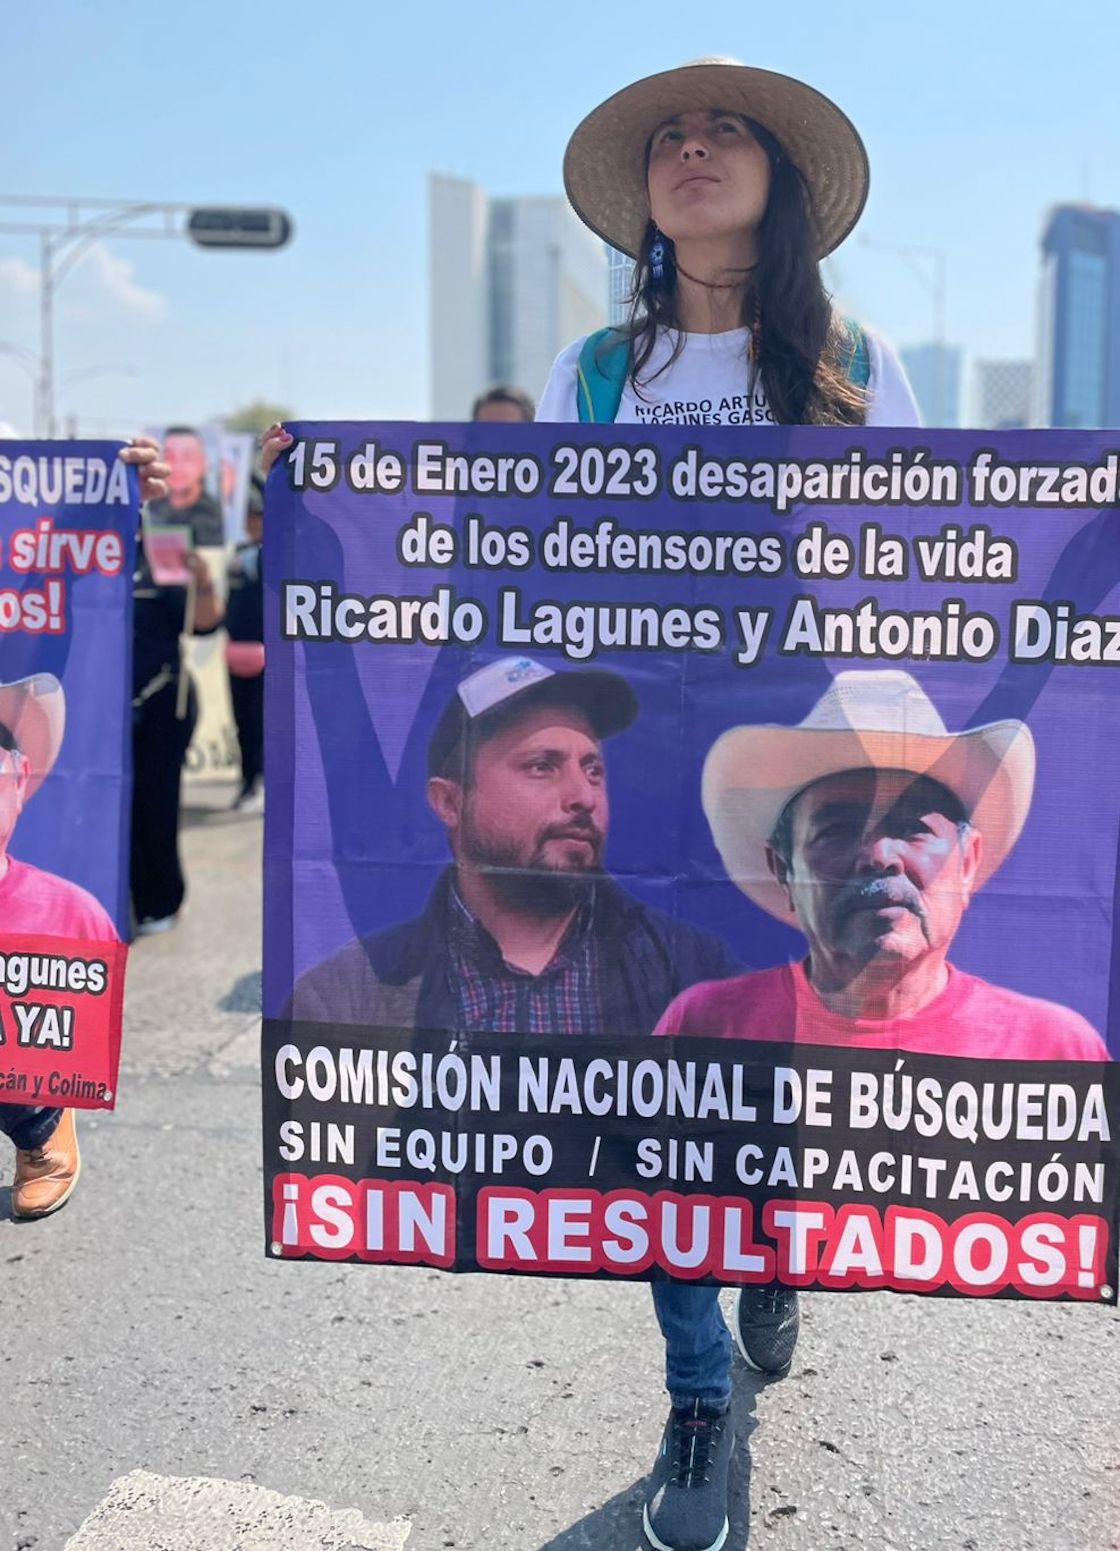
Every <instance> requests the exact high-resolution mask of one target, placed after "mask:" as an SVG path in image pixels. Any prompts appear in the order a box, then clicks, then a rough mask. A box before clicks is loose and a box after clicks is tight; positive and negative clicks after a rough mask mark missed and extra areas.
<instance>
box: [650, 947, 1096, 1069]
mask: <svg viewBox="0 0 1120 1551" xmlns="http://www.w3.org/2000/svg"><path fill="white" fill-rule="evenodd" d="M948 969H949V983H948V985H947V986H946V987H945V989H944V991H942V993H941V995H940V996H937V997H935V998H934V999H933V1001H932V1002H930V1003H929V1005H928V1006H926V1007H923V1008H922V1009H921V1011H920V1012H916V1013H914V1014H912V1015H911V1016H910V1017H908V1018H890V1019H878V1018H845V1017H843V1016H842V1015H841V1014H840V1013H835V1012H831V1011H830V1010H829V1009H828V1008H827V1007H826V1006H825V1005H824V1003H823V1002H822V1001H821V999H820V997H818V995H817V993H816V992H815V991H814V990H813V987H812V986H811V985H810V984H809V980H808V977H807V976H806V974H805V969H804V966H803V965H801V964H784V965H782V966H781V967H779V968H778V969H760V970H756V971H754V972H753V973H752V974H749V975H738V976H736V977H735V978H734V979H732V980H708V981H705V982H703V983H702V984H700V985H695V986H692V987H691V988H690V989H689V990H687V991H684V992H682V993H681V995H680V996H678V997H677V999H676V1001H674V1002H673V1003H672V1004H671V1005H670V1006H669V1007H668V1008H667V1010H666V1011H665V1013H664V1014H663V1015H662V1018H661V1021H660V1022H659V1023H658V1025H657V1028H656V1029H655V1030H654V1033H655V1034H697V1035H703V1036H707V1037H708V1038H709V1039H768V1040H775V1041H778V1042H780V1043H786V1042H789V1043H793V1044H813V1045H847V1046H850V1047H851V1048H853V1049H861V1048H862V1049H865V1050H895V1049H901V1050H909V1051H913V1052H920V1053H923V1054H926V1055H938V1056H974V1057H982V1058H984V1059H987V1060H993V1059H995V1060H1009V1061H1107V1060H1108V1058H1109V1057H1108V1051H1107V1050H1106V1049H1105V1045H1104V1041H1103V1040H1102V1039H1101V1037H1100V1035H1099V1034H1097V1032H1096V1030H1095V1029H1093V1028H1092V1027H1091V1026H1090V1025H1089V1024H1088V1023H1087V1022H1086V1021H1085V1019H1084V1018H1083V1017H1082V1016H1081V1014H1080V1013H1076V1012H1073V1011H1071V1009H1070V1008H1068V1007H1060V1006H1058V1004H1057V1003H1056V1002H1042V1001H1039V1000H1037V999H1036V998H1035V997H1033V996H1021V995H1020V994H1019V992H1018V991H1008V990H1005V989H1004V988H1003V987H1002V986H993V985H989V984H988V982H987V981H986V980H979V979H977V977H976V976H975V975H966V974H964V973H963V972H962V971H961V970H959V969H954V968H953V966H952V965H951V964H950V965H949V966H948Z"/></svg>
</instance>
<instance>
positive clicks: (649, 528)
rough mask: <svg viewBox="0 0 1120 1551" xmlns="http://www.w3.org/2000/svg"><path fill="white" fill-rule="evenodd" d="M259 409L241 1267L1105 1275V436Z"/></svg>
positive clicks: (1108, 626) (1109, 1210) (1023, 1278)
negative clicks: (256, 676) (259, 1106)
mask: <svg viewBox="0 0 1120 1551" xmlns="http://www.w3.org/2000/svg"><path fill="white" fill-rule="evenodd" d="M294 430H295V432H296V438H297V439H296V443H295V446H294V447H293V449H292V451H291V453H290V454H289V456H288V458H287V459H286V461H285V462H283V463H282V464H280V465H279V466H278V467H277V468H276V469H275V470H274V471H273V474H272V476H271V478H270V482H269V489H268V506H269V532H270V541H269V552H268V556H267V575H266V588H267V598H268V624H267V629H268V631H269V641H268V653H269V683H268V694H269V707H268V710H269V717H268V721H269V751H268V759H269V810H268V818H267V836H266V922H265V927H266V959H265V1015H266V1026H265V1152H266V1174H267V1212H268V1244H269V1248H270V1250H271V1252H272V1253H274V1254H277V1255H285V1256H292V1257H302V1256H308V1257H317V1258H350V1259H366V1260H395V1261H401V1262H408V1261H410V1260H420V1261H422V1262H424V1263H428V1264H439V1265H446V1266H449V1267H457V1268H478V1267H482V1268H486V1269H502V1270H516V1271H522V1272H538V1273H540V1272H544V1273H553V1274H588V1273H594V1274H606V1275H630V1276H634V1275H639V1276H645V1277H652V1276H659V1275H666V1274H668V1275H673V1276H688V1277H697V1278H706V1279H714V1280H717V1281H730V1282H735V1281H751V1280H766V1279H769V1278H771V1277H773V1276H778V1277H780V1278H781V1279H783V1280H786V1281H788V1282H790V1283H792V1284H793V1285H801V1286H818V1287H833V1288H848V1287H864V1286H874V1287H896V1288H900V1289H906V1290H918V1291H926V1292H940V1293H951V1292H957V1293H967V1294H970V1295H974V1296H975V1295H986V1296H996V1295H1013V1294H1022V1295H1028V1296H1034V1297H1073V1298H1079V1299H1083V1300H1085V1299H1095V1300H1098V1301H1099V1300H1104V1301H1113V1300H1114V1299H1115V1296H1116V1293H1115V1287H1116V1274H1115V1272H1116V1211H1117V1154H1116V1149H1115V1144H1114V1142H1113V1139H1112V1138H1113V1134H1114V1130H1115V1124H1116V1120H1117V1097H1118V1093H1117V1083H1116V1069H1115V1068H1113V1067H1112V1066H1111V1064H1110V1061H1109V1053H1110V1052H1111V1054H1112V1055H1113V1056H1115V1055H1116V1054H1118V1053H1120V1003H1118V1001H1117V997H1116V994H1115V990H1114V988H1115V987H1120V975H1118V974H1117V973H1116V972H1115V968H1114V960H1115V955H1116V932H1115V917H1116V892H1117V886H1118V882H1117V880H1118V868H1117V854H1118V845H1120V797H1118V796H1117V793H1118V792H1120V736H1118V733H1120V716H1118V713H1117V707H1118V705H1120V701H1118V698H1117V693H1116V685H1117V683H1118V682H1120V681H1118V679H1117V677H1116V670H1117V668H1120V532H1118V528H1117V523H1118V516H1117V513H1118V510H1120V508H1118V506H1117V497H1118V489H1117V485H1118V478H1120V475H1118V465H1120V452H1118V450H1117V447H1116V445H1115V443H1114V439H1109V438H1106V437H1104V436H1090V435H1076V436H1074V435H1065V434H1056V433H1042V434H1038V433H1008V434H1004V435H1002V436H1000V437H998V438H993V437H991V436H989V435H985V436H983V437H980V436H976V435H968V434H964V433H943V432H938V433H928V434H925V435H923V436H921V439H920V440H914V441H912V442H911V441H907V442H906V443H905V444H904V443H903V442H902V441H900V436H901V433H898V432H891V431H882V430H880V431H875V430H866V431H863V432H861V433H859V434H858V436H857V435H856V434H855V433H853V432H851V431H849V430H845V431H832V430H812V431H808V430H792V429H791V430H779V429H775V430H773V431H763V432H756V433H752V435H751V437H750V439H749V441H748V440H747V439H745V438H744V437H743V436H742V434H741V433H740V432H738V431H736V430H734V429H727V430H721V429H718V428H717V429H713V428H707V427H705V428H703V430H701V429H699V428H695V429H689V428H671V427H664V428H658V429H657V430H656V431H654V430H651V429H650V428H638V427H634V428H630V427H612V428H610V431H609V435H605V433H604V428H602V427H598V428H595V427H570V428H569V427H545V426H537V427H531V428H511V427H501V428H498V427H493V426H486V427H481V426H444V427H439V426H436V427H420V426H412V425H370V426H365V425H350V424H348V425H304V426H297V427H295V428H294ZM906 435H907V437H908V438H912V437H914V436H915V433H906ZM573 1036H575V1037H573Z"/></svg>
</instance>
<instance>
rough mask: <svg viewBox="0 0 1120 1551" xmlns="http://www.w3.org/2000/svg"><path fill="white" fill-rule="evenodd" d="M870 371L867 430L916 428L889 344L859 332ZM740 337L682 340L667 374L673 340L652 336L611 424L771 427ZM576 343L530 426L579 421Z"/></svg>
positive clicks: (579, 344)
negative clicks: (751, 385)
mask: <svg viewBox="0 0 1120 1551" xmlns="http://www.w3.org/2000/svg"><path fill="white" fill-rule="evenodd" d="M865 332H866V335H867V348H868V356H869V360H870V367H871V372H870V376H869V378H868V383H867V394H868V403H867V424H868V425H897V426H915V425H919V424H920V418H919V415H918V406H917V404H916V403H915V402H914V395H913V393H912V392H911V390H910V384H909V383H908V382H907V380H906V373H905V372H904V371H903V369H902V365H901V363H900V361H899V360H898V357H897V356H896V355H895V353H894V351H893V350H892V349H891V348H890V346H889V345H888V344H887V343H886V342H885V341H884V340H882V339H880V338H879V337H878V336H877V335H875V334H873V333H871V332H870V330H867V331H865ZM747 335H748V330H747V329H745V328H741V329H732V330H730V331H729V332H728V333H726V334H685V335H684V348H683V349H682V350H681V353H680V355H679V356H678V357H677V359H676V360H675V361H674V362H673V364H672V365H671V366H670V367H669V368H668V370H666V371H663V372H661V375H660V376H658V375H656V374H657V372H658V370H659V368H661V367H662V366H664V365H665V363H666V361H668V359H669V357H670V355H671V354H672V349H673V339H672V336H671V335H670V334H669V332H668V331H667V330H665V329H661V330H659V331H658V337H657V342H656V344H655V345H654V347H653V354H652V355H651V356H650V358H649V361H648V363H647V364H646V367H645V369H644V370H643V372H642V385H641V394H640V395H639V394H638V393H635V391H634V387H633V384H632V383H630V382H629V381H627V382H626V384H625V386H624V387H623V390H622V401H621V403H620V404H619V406H618V414H617V415H616V416H615V419H616V421H617V422H618V423H619V424H620V425H621V424H626V425H773V424H774V417H773V415H772V414H771V412H770V406H769V404H767V402H766V394H765V393H764V391H763V388H762V384H761V382H759V383H758V384H757V385H756V387H755V391H754V393H753V394H751V395H748V393H747ZM585 339H586V335H585V336H584V339H577V340H576V342H575V344H573V345H569V346H568V348H567V349H566V350H564V351H562V352H561V353H560V355H558V356H557V358H556V361H555V363H554V364H553V367H552V371H551V372H550V373H549V376H548V381H547V383H545V388H544V392H543V393H542V394H541V401H540V404H539V406H538V408H537V419H538V420H550V421H561V422H567V421H572V420H578V419H579V408H578V402H577V398H576V367H577V365H578V363H579V353H580V351H581V350H582V349H583V346H584V340H585Z"/></svg>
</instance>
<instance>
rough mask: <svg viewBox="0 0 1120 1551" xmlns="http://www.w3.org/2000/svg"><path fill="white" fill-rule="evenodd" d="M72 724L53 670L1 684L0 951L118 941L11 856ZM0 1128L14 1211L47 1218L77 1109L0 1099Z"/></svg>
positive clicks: (70, 1186)
mask: <svg viewBox="0 0 1120 1551" xmlns="http://www.w3.org/2000/svg"><path fill="white" fill-rule="evenodd" d="M65 725H66V700H65V696H64V694H63V690H62V685H61V684H60V683H59V681H58V680H57V679H56V678H55V677H54V675H53V674H50V673H37V674H35V675H34V676H33V677H32V678H27V679H20V680H18V681H17V682H15V683H12V684H0V953H2V952H3V951H4V941H5V938H6V937H7V936H9V935H13V936H14V935H18V936H20V937H28V936H36V935H40V934H41V935H42V936H43V937H58V938H70V939H85V940H88V941H93V942H116V941H117V940H118V939H117V932H116V928H115V927H114V925H113V923H112V921H111V920H110V918H109V915H108V913H107V912H106V911H105V910H104V909H103V907H102V906H101V905H100V904H98V902H97V900H96V899H94V897H93V895H92V894H89V893H87V892H86V890H85V889H83V888H80V887H79V886H78V885H77V884H76V883H70V882H69V881H68V880H67V879H65V878H59V877H57V876H56V874H54V873H51V872H44V871H43V869H42V868H39V867H32V866H31V865H30V864H29V863H27V862H21V861H19V860H17V858H16V857H14V856H12V855H11V852H10V850H9V846H10V844H11V840H12V836H13V834H14V833H15V829H16V825H17V823H18V822H19V816H20V814H21V813H22V812H23V808H24V804H25V803H26V802H27V801H28V799H29V798H31V797H33V796H34V795H35V793H36V792H37V791H38V789H39V787H40V786H41V785H42V784H43V782H44V780H45V779H46V777H47V775H48V774H49V773H50V771H51V769H52V768H53V766H54V762H55V760H56V759H57V758H58V751H59V749H60V747H61V746H62V735H63V731H64V729H65ZM0 1131H3V1132H5V1133H6V1135H7V1136H8V1137H10V1138H11V1140H12V1141H13V1142H14V1143H15V1147H16V1171H15V1178H14V1180H13V1183H12V1215H13V1217H19V1218H32V1217H46V1216H48V1215H49V1214H50V1213H51V1212H54V1211H57V1210H58V1208H59V1207H60V1206H62V1205H63V1204H64V1203H65V1202H66V1201H68V1200H69V1198H70V1196H71V1194H72V1193H73V1190H74V1187H75V1185H76V1184H77V1183H78V1174H79V1172H80V1168H81V1160H80V1157H79V1153H78V1139H77V1135H76V1132H75V1128H74V1112H73V1111H72V1110H62V1109H50V1108H44V1107H41V1106H38V1105H24V1104H0Z"/></svg>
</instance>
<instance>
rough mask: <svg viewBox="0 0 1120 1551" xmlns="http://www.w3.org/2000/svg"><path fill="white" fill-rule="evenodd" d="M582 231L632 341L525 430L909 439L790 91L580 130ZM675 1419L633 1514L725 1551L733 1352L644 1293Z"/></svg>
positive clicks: (837, 142) (854, 159) (753, 1323)
mask: <svg viewBox="0 0 1120 1551" xmlns="http://www.w3.org/2000/svg"><path fill="white" fill-rule="evenodd" d="M564 178H565V184H566V187H567V191H568V197H569V199H570V200H571V202H572V205H573V207H574V209H575V210H576V213H577V214H578V215H579V216H580V217H581V219H582V220H583V221H584V222H585V223H586V224H587V225H588V226H589V227H590V228H591V230H592V231H594V232H595V233H596V234H597V235H598V236H600V237H602V238H603V239H604V240H605V241H606V242H608V243H610V245H611V246H612V247H614V248H617V249H619V250H620V251H622V252H624V253H628V254H630V256H631V257H632V258H634V259H635V261H636V263H635V270H634V295H633V305H632V309H631V315H630V321H629V324H628V325H627V326H626V327H625V328H623V329H620V330H610V329H604V330H602V331H601V332H600V333H599V334H594V335H591V336H589V337H588V338H586V339H581V340H577V341H576V342H575V343H574V344H573V345H571V346H570V347H569V348H568V349H567V350H565V351H564V352H563V354H562V355H561V356H560V357H559V359H558V360H557V362H556V364H555V366H554V367H553V369H552V373H551V376H550V377H549V380H548V383H547V385H546V387H545V390H544V394H543V396H542V398H541V404H540V409H539V410H538V412H537V419H538V420H551V421H572V420H581V421H618V422H620V423H621V422H629V423H632V424H633V423H642V424H647V425H672V424H689V425H691V424H708V425H718V424H723V425H743V426H747V425H773V424H779V425H847V426H856V425H863V424H867V425H892V426H912V425H916V424H917V423H918V413H917V407H916V405H915V403H914V399H913V395H912V394H911V392H910V388H909V384H908V383H907V381H906V378H905V375H904V373H903V371H902V368H901V366H900V365H899V363H898V361H897V360H896V358H895V356H894V355H893V353H892V352H891V351H890V349H889V348H888V347H887V346H886V345H885V344H884V343H883V342H882V341H881V340H879V339H877V338H876V337H875V336H874V335H873V334H871V333H869V332H867V331H865V330H864V329H863V328H861V327H860V326H859V325H858V324H856V323H854V322H851V321H849V320H846V319H844V318H841V317H840V316H839V315H838V314H837V313H836V312H835V310H834V309H833V307H832V304H831V300H830V298H829V296H828V293H827V292H826V291H825V289H824V286H823V284H822V281H821V276H820V270H819V262H820V260H821V259H822V258H823V257H824V256H825V255H826V254H827V253H830V252H831V251H832V249H833V248H835V247H836V246H838V244H839V243H841V242H842V241H843V240H844V238H845V237H846V236H847V235H848V233H849V232H850V231H851V229H852V228H853V226H854V225H855V223H856V221H857V220H858V218H859V215H860V212H861V211H862V209H863V205H864V202H865V200H866V197H867V188H868V167H867V154H866V151H865V150H864V146H863V142H862V141H861V140H860V137H859V135H858V134H857V132H856V130H855V128H854V127H853V125H852V124H851V122H850V121H849V120H848V118H847V117H846V116H845V115H844V114H843V113H842V112H841V111H840V109H839V108H838V107H836V105H835V104H834V103H832V102H830V101H829V100H828V99H827V98H826V97H823V96H821V94H820V93H819V92H817V91H815V90H814V89H813V88H812V87H810V86H806V85H805V84H803V83H802V82H800V81H795V80H792V79H790V78H789V77H787V76H781V75H775V74H772V73H771V72H769V71H766V70H754V69H750V68H748V67H747V66H745V65H740V64H737V63H735V62H733V61H727V60H701V61H698V62H697V63H695V64H690V65H685V66H683V67H682V68H680V69H677V70H670V71H666V72H664V73H663V74H660V75H655V76H650V77H648V78H646V79H645V80H641V81H637V82H635V83H634V84H633V85H632V86H628V87H626V88H625V89H624V90H623V91H620V92H617V93H616V94H615V95H614V96H613V97H611V98H609V99H608V100H607V101H606V102H604V103H603V104H601V105H600V106H599V107H598V108H596V109H595V110H594V112H592V113H591V114H589V115H588V117H587V118H585V119H584V121H583V122H582V123H581V124H580V125H579V127H578V128H577V130H576V132H575V134H574V135H573V136H572V138H571V140H570V142H569V144H568V149H567V153H566V155H565V158H564ZM653 1295H654V1303H655V1306H656V1309H657V1316H658V1320H659V1322H660V1325H661V1329H662V1333H663V1335H664V1337H665V1344H666V1370H667V1372H666V1383H667V1388H668V1390H669V1394H670V1399H671V1404H672V1409H671V1411H670V1415H669V1420H668V1423H667V1424H666V1428H665V1435H664V1439H663V1442H662V1447H661V1449H660V1451H659V1454H658V1458H657V1462H656V1464H655V1466H654V1470H653V1474H652V1477H651V1480H650V1485H649V1489H648V1492H647V1497H646V1506H645V1528H646V1534H647V1536H648V1537H649V1540H650V1542H651V1544H652V1545H653V1546H655V1547H660V1548H662V1551H701V1548H703V1551H716V1548H718V1547H719V1546H721V1545H722V1544H723V1542H724V1540H725V1538H726V1536H727V1533H728V1518H727V1477H728V1467H729V1462H730V1458H731V1450H732V1442H733V1439H732V1429H731V1426H730V1423H729V1420H728V1408H729V1404H730V1399H731V1341H730V1336H729V1333H728V1329H727V1326H726V1324H725V1323H724V1320H723V1317H722V1315H721V1313H720V1308H719V1302H718V1289H716V1288H714V1287H697V1286H693V1285H691V1284H689V1283H685V1282H658V1283H655V1284H654V1288H653ZM798 1324H799V1317H798V1308H797V1294H796V1293H795V1292H794V1291H793V1290H792V1289H790V1288H786V1287H782V1286H779V1285H774V1286H772V1287H765V1288H744V1289H743V1290H742V1291H741V1292H740V1293H739V1294H738V1297H737V1300H736V1306H735V1316H734V1326H735V1336H736V1341H737V1344H738V1347H739V1350H740V1352H741V1353H742V1355H743V1357H744V1359H745V1360H746V1362H747V1363H748V1365H749V1366H750V1367H751V1368H752V1369H753V1370H755V1371H756V1372H758V1373H762V1374H765V1375H767V1376H770V1377H774V1378H781V1377H784V1376H785V1374H786V1373H788V1371H789V1367H790V1362H791V1359H792V1356H793V1349H794V1344H795V1342H796V1340H797V1333H798Z"/></svg>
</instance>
